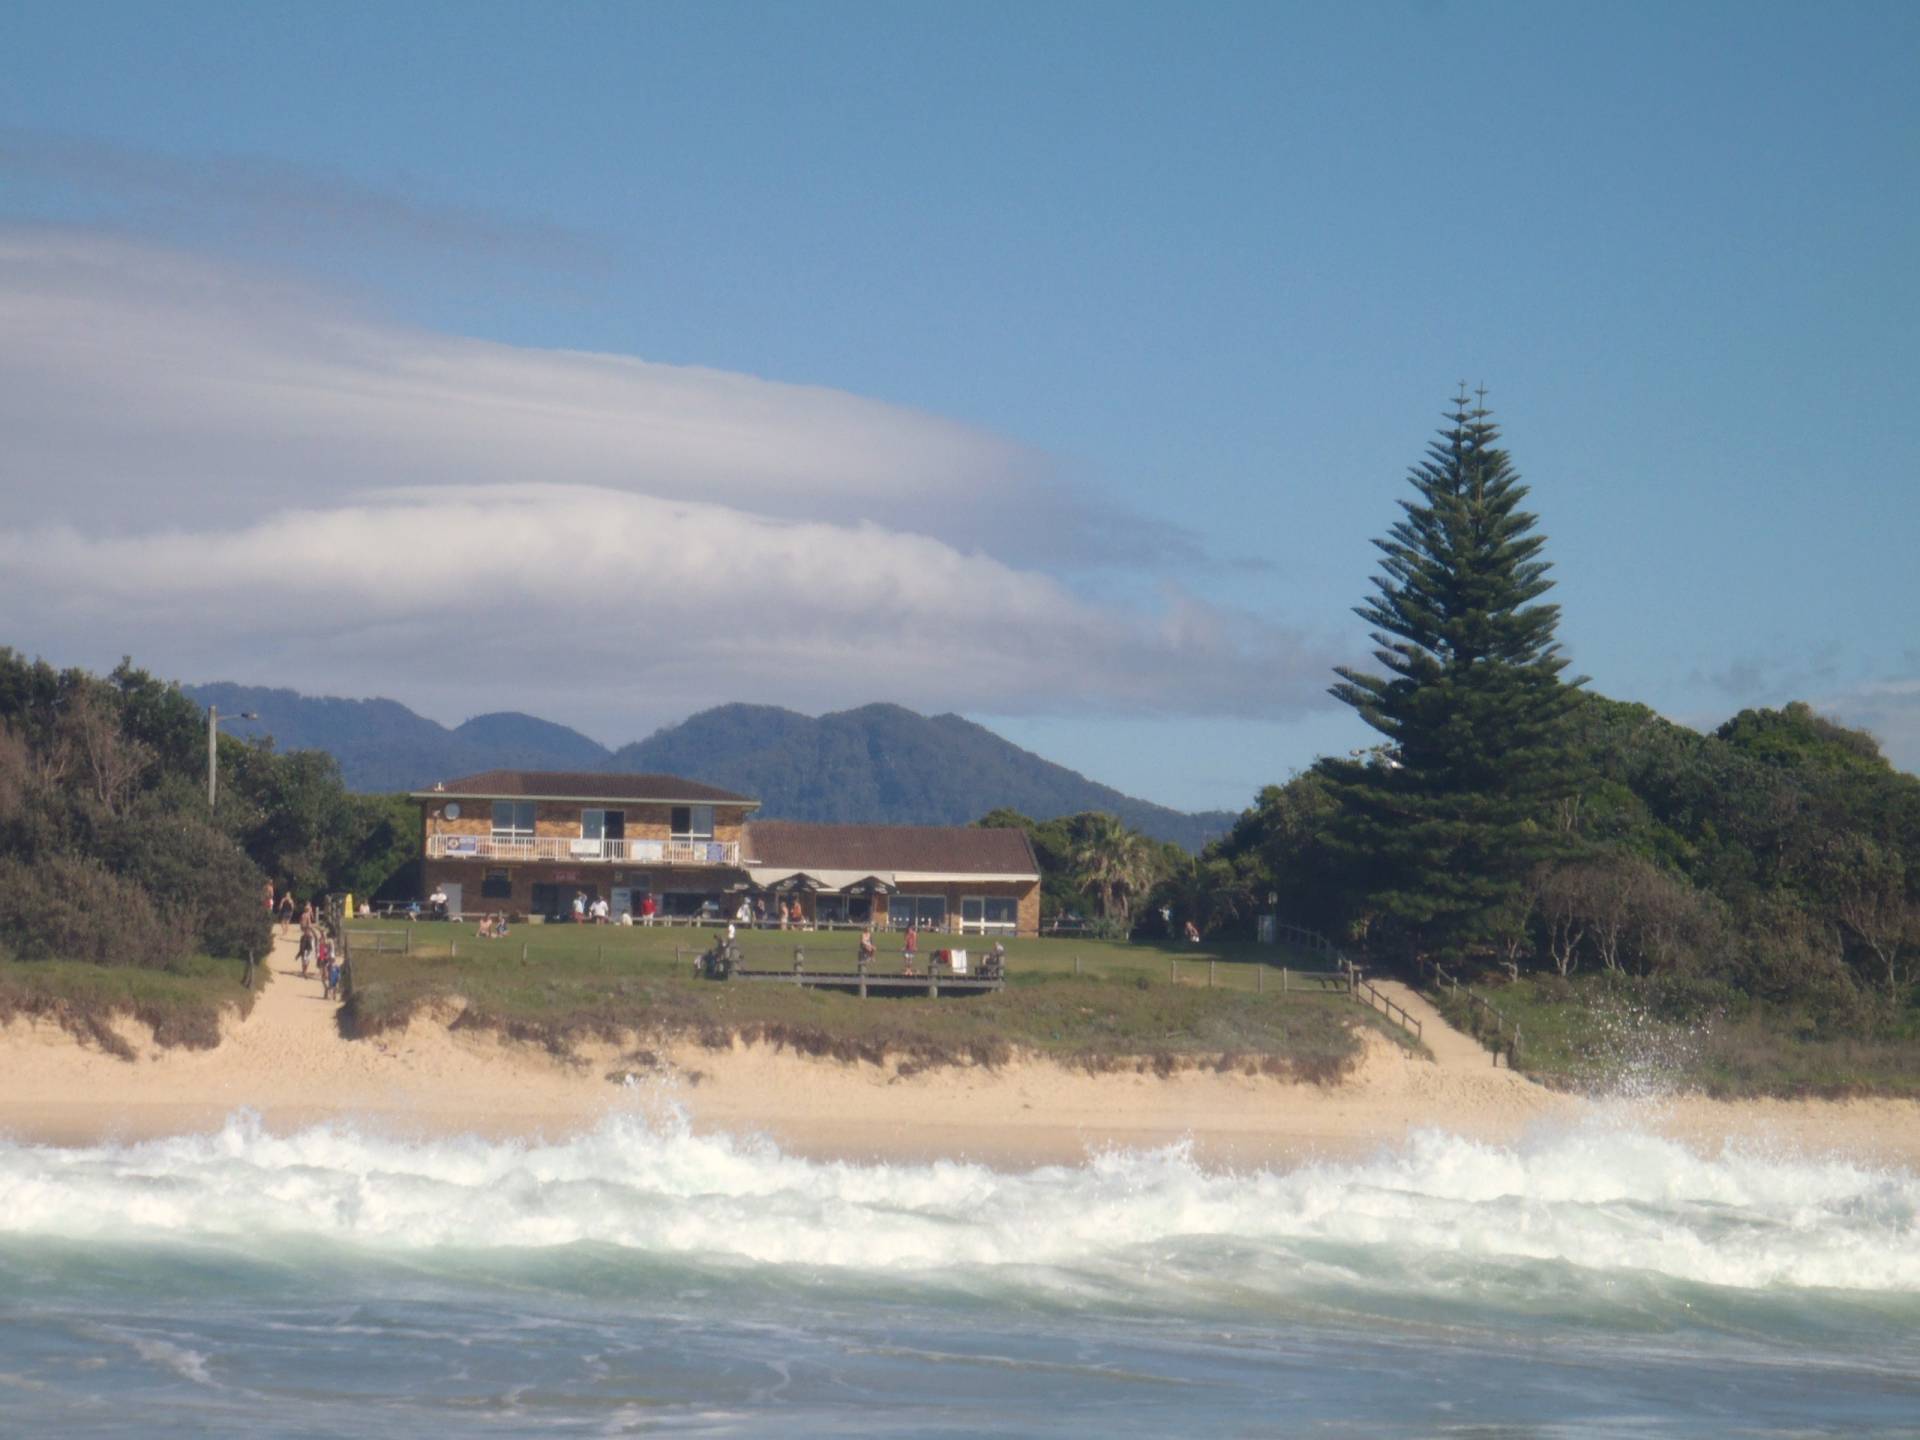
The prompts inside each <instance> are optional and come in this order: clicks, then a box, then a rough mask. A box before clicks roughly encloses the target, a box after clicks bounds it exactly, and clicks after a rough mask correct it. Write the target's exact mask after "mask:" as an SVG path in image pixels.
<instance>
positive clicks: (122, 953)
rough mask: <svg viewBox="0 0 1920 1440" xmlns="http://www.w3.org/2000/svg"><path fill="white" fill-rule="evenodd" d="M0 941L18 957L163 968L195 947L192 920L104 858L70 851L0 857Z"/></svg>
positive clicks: (181, 962) (180, 961)
mask: <svg viewBox="0 0 1920 1440" xmlns="http://www.w3.org/2000/svg"><path fill="white" fill-rule="evenodd" d="M0 942H4V943H5V945H6V948H7V950H8V951H9V952H11V953H12V954H13V955H14V956H15V957H16V958H17V959H20V960H28V961H33V960H80V961H85V962H88V963H90V964H94V965H135V966H142V967H146V968H149V969H165V968H167V967H169V966H175V965H180V964H183V963H185V962H186V960H187V959H188V957H189V956H191V955H192V954H193V949H194V943H193V942H194V933H193V925H192V922H191V921H190V920H189V919H188V918H187V916H186V915H185V914H183V913H182V912H180V911H178V910H174V909H171V908H162V907H161V906H159V905H156V904H155V903H154V901H153V899H152V897H151V896H149V895H148V893H147V891H146V890H144V889H143V888H142V887H141V886H140V885H139V884H137V883H136V882H134V881H132V880H128V879H125V878H123V877H122V876H119V875H116V874H114V873H113V872H112V871H111V870H109V869H107V868H106V867H105V866H104V865H101V864H99V863H98V862H96V861H93V860H84V859H81V858H79V857H77V856H72V855H51V856H44V857H42V858H40V859H38V860H36V861H34V862H33V863H31V864H27V863H23V862H21V861H18V860H12V859H0Z"/></svg>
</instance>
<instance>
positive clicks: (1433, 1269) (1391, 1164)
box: [0, 1115, 1920, 1301]
mask: <svg viewBox="0 0 1920 1440" xmlns="http://www.w3.org/2000/svg"><path fill="white" fill-rule="evenodd" d="M29 1237H49V1238H63V1239H72V1240H112V1241H114V1242H119V1243H125V1242H129V1241H131V1242H141V1241H159V1242H172V1241H179V1242H195V1241H207V1240H219V1241H222V1242H226V1243H234V1244H242V1245H245V1246H248V1247H255V1246H269V1247H271V1246H273V1245H275V1244H276V1243H278V1242H283V1241H285V1240H289V1239H296V1238H297V1239H300V1240H308V1241H312V1240H318V1241H321V1242H323V1243H332V1242H338V1243H345V1244H349V1245H352V1246H355V1247H366V1248H370V1249H373V1250H376V1251H386V1252H422V1251H431V1250H436V1249H458V1250H461V1251H464V1252H472V1251H481V1252H486V1251H490V1250H501V1249H514V1250H524V1249H535V1250H537V1249H543V1248H548V1247H559V1246H568V1245H574V1244H577V1243H582V1242H589V1243H597V1244H600V1245H605V1246H611V1247H616V1248H617V1249H618V1250H621V1251H625V1252H632V1253H633V1254H635V1255H637V1256H651V1257H662V1258H668V1257H671V1258H676V1259H687V1260H697V1261H703V1262H705V1261H715V1262H721V1263H733V1264H740V1263H752V1264H756V1265H760V1266H770V1267H789V1266H805V1267H833V1268H835V1269H837V1270H839V1271H841V1272H844V1274H845V1278H848V1279H858V1278H859V1277H862V1276H867V1277H874V1278H881V1277H892V1278H895V1279H909V1278H911V1277H915V1276H919V1277H927V1276H930V1275H933V1274H937V1273H938V1272H943V1271H961V1270H969V1269H971V1268H973V1267H1021V1269H1022V1271H1023V1273H1027V1274H1032V1273H1033V1272H1035V1271H1044V1272H1047V1273H1049V1274H1052V1275H1055V1276H1059V1275H1061V1274H1064V1273H1068V1272H1074V1271H1086V1270H1089V1269H1092V1270H1097V1271H1101V1272H1103V1273H1105V1274H1106V1275H1107V1276H1108V1282H1107V1283H1108V1286H1109V1287H1110V1286H1111V1284H1113V1283H1115V1282H1114V1281H1113V1280H1112V1277H1113V1276H1116V1275H1117V1276H1121V1277H1124V1278H1123V1279H1121V1280H1120V1281H1119V1282H1117V1283H1119V1284H1121V1286H1122V1287H1123V1289H1124V1288H1127V1287H1133V1288H1135V1289H1137V1294H1138V1298H1140V1299H1141V1300H1143V1301H1155V1300H1159V1299H1164V1298H1166V1295H1167V1291H1168V1287H1172V1288H1173V1289H1175V1290H1177V1289H1180V1288H1182V1287H1192V1286H1198V1285H1205V1286H1218V1285H1221V1284H1232V1285H1235V1286H1238V1287H1241V1289H1243V1290H1244V1289H1245V1288H1246V1287H1253V1288H1254V1289H1255V1290H1259V1289H1260V1288H1261V1287H1269V1288H1272V1289H1273V1290H1275V1292H1276V1293H1278V1292H1280V1291H1283V1290H1285V1289H1286V1288H1287V1287H1289V1286H1296V1285H1299V1284H1300V1283H1302V1279H1301V1277H1302V1275H1303V1274H1304V1273H1307V1272H1309V1271H1311V1269H1312V1268H1313V1267H1314V1266H1316V1265H1318V1266H1322V1267H1324V1266H1329V1265H1331V1266H1334V1267H1336V1268H1338V1269H1340V1270H1341V1271H1342V1272H1343V1275H1344V1278H1345V1279H1346V1280H1347V1281H1349V1282H1352V1281H1359V1282H1362V1283H1369V1282H1377V1283H1379V1284H1391V1285H1393V1286H1395V1287H1397V1288H1401V1289H1405V1288H1407V1287H1414V1288H1416V1289H1417V1288H1418V1287H1419V1286H1421V1285H1422V1284H1433V1285H1435V1286H1441V1285H1457V1284H1458V1282H1459V1277H1460V1275H1461V1274H1462V1272H1463V1271H1464V1272H1467V1273H1477V1272H1480V1271H1483V1270H1492V1271H1499V1270H1501V1269H1502V1268H1504V1267H1512V1266H1516V1265H1519V1266H1523V1267H1524V1268H1525V1269H1527V1270H1528V1271H1529V1272H1535V1273H1537V1271H1538V1267H1539V1266H1540V1265H1541V1264H1542V1263H1546V1264H1550V1265H1553V1266H1559V1267H1567V1268H1568V1269H1570V1270H1571V1271H1573V1272H1576V1273H1579V1274H1584V1275H1585V1276H1587V1277H1588V1280H1589V1282H1592V1283H1595V1284H1601V1283H1604V1282H1605V1281H1606V1280H1607V1279H1608V1277H1618V1276H1621V1275H1623V1274H1635V1275H1639V1276H1644V1277H1665V1278H1667V1279H1670V1280H1676V1281H1682V1282H1691V1283H1698V1284H1706V1285H1712V1286H1718V1287H1727V1288H1730V1289H1733V1290H1739V1291H1761V1290H1771V1291H1780V1290H1794V1289H1822V1290H1828V1291H1851V1292H1860V1293H1863V1294H1864V1293H1868V1292H1874V1293H1879V1294H1881V1295H1895V1296H1906V1297H1910V1296H1916V1295H1920V1177H1916V1176H1915V1175H1913V1174H1912V1173H1910V1172H1906V1171H1901V1170H1888V1169H1875V1168H1871V1167H1867V1166H1863V1165H1859V1164H1854V1163H1850V1162H1847V1161H1843V1160H1819V1159H1807V1158H1796V1157H1791V1156H1786V1155H1776V1154H1769V1153H1764V1152H1761V1151H1757V1150H1756V1151H1738V1152H1730V1153H1728V1154H1726V1155H1723V1156H1718V1157H1712V1158H1708V1157H1703V1156H1700V1155H1697V1154H1694V1153H1693V1152H1691V1151H1689V1150H1687V1149H1686V1148H1684V1147H1682V1146H1680V1145H1678V1144H1675V1143H1673V1142H1670V1141H1667V1140H1663V1139H1659V1138H1656V1137H1652V1136H1649V1135H1646V1134H1642V1133H1636V1132H1634V1131H1633V1130H1631V1129H1625V1128H1617V1127H1611V1126H1604V1125H1595V1126H1593V1127H1591V1128H1585V1129H1576V1130H1572V1131H1568V1132H1562V1133H1557V1134H1546V1135H1541V1136H1539V1137H1536V1138H1535V1139H1533V1140H1531V1141H1530V1142H1528V1143H1526V1144H1523V1145H1520V1146H1518V1147H1513V1148H1501V1147H1493V1146H1488V1145H1483V1144H1478V1143H1475V1142H1472V1141H1468V1140H1464V1139H1461V1138H1459V1137H1458V1136H1453V1135H1448V1134H1444V1133H1441V1132H1439V1131H1427V1132H1424V1133H1421V1134H1419V1135H1417V1136H1415V1137H1414V1138H1413V1139H1412V1141H1411V1142H1410V1143H1409V1144H1408V1145H1407V1146H1406V1147H1404V1148H1403V1149H1400V1150H1396V1151H1392V1152H1383V1153H1382V1154H1381V1155H1379V1156H1378V1157H1376V1158H1374V1159H1372V1160H1369V1161H1366V1162H1362V1163H1351V1164H1333V1163H1320V1164H1309V1165H1303V1166H1301V1167H1299V1168H1297V1169H1292V1170H1283V1171H1259V1172H1253V1173H1244V1174H1218V1173H1209V1172H1207V1171H1205V1170H1203V1169H1201V1168H1200V1167H1199V1166H1197V1165H1196V1164H1194V1162H1193V1160H1192V1158H1191V1156H1190V1155H1189V1154H1188V1153H1187V1151H1186V1150H1185V1149H1184V1148H1180V1147H1174V1148H1170V1149H1165V1150H1158V1151H1150V1152H1126V1153H1121V1152H1115V1153H1109V1154H1104V1155H1097V1156H1093V1157H1091V1158H1090V1159H1089V1160H1088V1162H1087V1163H1086V1164H1084V1165H1082V1166H1077V1167H1052V1168H1044V1169H1039V1170H1035V1171H1031V1172H1027V1173H1023V1174H1004V1173H999V1172H995V1171H993V1170H990V1169H987V1168H985V1167H981V1166H977V1165H969V1164H934V1165H886V1164H871V1165H854V1164H834V1163H816V1162H810V1161H806V1160H802V1159H798V1158H795V1157H792V1156H788V1155H785V1154H782V1153H781V1152H780V1151H779V1150H778V1149H776V1148H775V1147H773V1146H772V1145H770V1144H767V1143H764V1142H757V1141H751V1140H741V1139H735V1138H731V1137H727V1136H694V1135H692V1134H691V1133H690V1132H689V1131H688V1129H687V1126H686V1124H685V1122H684V1119H683V1118H680V1117H678V1116H674V1117H670V1118H669V1119H668V1120H666V1121H664V1122H660V1123H649V1122H647V1121H645V1120H642V1119H640V1118H638V1117H626V1118H616V1119H610V1120H608V1121H606V1122H605V1123H603V1124H602V1125H601V1126H600V1127H599V1128H598V1129H596V1130H594V1131H592V1132H590V1133H587V1134H583V1135H580V1136H578V1137H576V1138H572V1139H569V1140H566V1141H563V1142H557V1143H552V1144H539V1143H522V1142H493V1141H482V1140H479V1139H472V1138H466V1139H446V1140H431V1141H419V1140H400V1139H394V1138H388V1137H383V1136H381V1135H378V1134H373V1133H367V1132H363V1131H361V1130H358V1129H356V1128H354V1127H352V1126H322V1127H318V1128H314V1129H308V1130H303V1131H300V1132H298V1133H295V1134H291V1135H286V1136H275V1135H271V1134H268V1133H266V1132H265V1131H264V1130H263V1129H262V1128H261V1126H260V1125H259V1124H258V1123H257V1121H255V1120H253V1119H252V1118H250V1117H247V1116H244V1115H243V1116H236V1117H235V1118H233V1119H230V1120H229V1121H228V1122H227V1124H226V1125H225V1127H224V1128H223V1129H221V1130H220V1131H219V1132H217V1133H215V1134H209V1135H200V1136H190V1137H182V1138H176V1139H169V1140H159V1141H153V1142H149V1143H143V1144H135V1145H125V1146H100V1147H94V1148H90V1149H51V1148H42V1147H32V1146H23V1145H17V1144H11V1143H5V1142H0V1239H9V1240H13V1241H20V1240H24V1239H27V1238H29ZM1274 1256H1280V1257H1284V1258H1285V1259H1286V1260H1287V1261H1288V1262H1289V1263H1287V1264H1285V1265H1277V1264H1267V1265H1262V1264H1260V1263H1257V1262H1258V1261H1259V1260H1260V1259H1261V1258H1262V1257H1265V1258H1268V1259H1271V1258H1272V1257H1274ZM1250 1257H1251V1258H1250ZM1426 1277H1434V1278H1431V1279H1429V1278H1426ZM1033 1283H1036V1284H1042V1285H1043V1286H1047V1285H1056V1286H1057V1284H1059V1283H1064V1282H1061V1281H1051V1282H1050V1281H1048V1280H1046V1279H1045V1278H1044V1277H1043V1278H1042V1279H1040V1280H1035V1281H1034V1282H1033ZM1106 1293H1108V1294H1109V1295H1111V1294H1112V1293H1113V1292H1112V1290H1111V1288H1108V1289H1107V1292H1106Z"/></svg>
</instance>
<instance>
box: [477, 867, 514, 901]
mask: <svg viewBox="0 0 1920 1440" xmlns="http://www.w3.org/2000/svg"><path fill="white" fill-rule="evenodd" d="M480 893H481V894H482V895H483V896H485V897H486V898H487V899H489V900H511V899H512V898H513V877H512V876H511V875H509V874H508V873H507V872H506V871H505V870H489V871H487V877H486V879H484V880H482V881H481V882H480Z"/></svg>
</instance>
